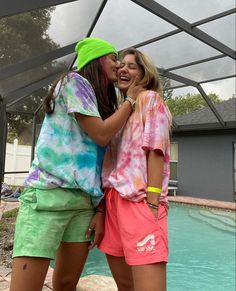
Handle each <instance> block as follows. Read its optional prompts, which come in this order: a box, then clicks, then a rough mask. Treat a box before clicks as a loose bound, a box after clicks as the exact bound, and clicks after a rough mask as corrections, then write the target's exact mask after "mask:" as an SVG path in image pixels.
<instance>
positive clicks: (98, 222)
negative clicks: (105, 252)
mask: <svg viewBox="0 0 236 291" xmlns="http://www.w3.org/2000/svg"><path fill="white" fill-rule="evenodd" d="M104 227H105V213H101V212H96V214H95V215H94V217H93V218H92V220H91V221H90V224H89V228H88V230H87V232H86V238H87V239H89V238H90V237H91V235H92V233H94V240H93V241H91V244H90V246H89V250H91V249H92V248H94V247H95V246H96V245H99V244H100V242H101V240H102V238H103V236H104Z"/></svg>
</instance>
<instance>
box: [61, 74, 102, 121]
mask: <svg viewBox="0 0 236 291" xmlns="http://www.w3.org/2000/svg"><path fill="white" fill-rule="evenodd" d="M67 78H68V80H67V82H66V83H65V85H64V87H63V93H62V94H63V99H64V102H65V105H66V107H67V112H68V113H73V112H78V113H81V114H84V115H88V116H95V117H100V114H99V111H98V105H97V99H96V96H95V93H94V90H93V88H92V86H91V85H90V83H89V82H88V81H87V80H86V79H85V78H83V77H82V76H80V75H79V74H77V73H71V74H69V75H68V77H67Z"/></svg>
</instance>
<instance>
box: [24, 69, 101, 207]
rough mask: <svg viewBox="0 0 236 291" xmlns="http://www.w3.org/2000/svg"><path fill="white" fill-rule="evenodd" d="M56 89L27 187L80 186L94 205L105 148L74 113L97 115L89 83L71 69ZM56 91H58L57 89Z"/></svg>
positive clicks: (99, 191)
mask: <svg viewBox="0 0 236 291" xmlns="http://www.w3.org/2000/svg"><path fill="white" fill-rule="evenodd" d="M59 88H60V84H58V85H57V87H56V90H55V95H57V97H56V98H55V110H54V112H53V113H52V114H48V113H47V114H46V116H45V119H44V122H43V125H42V128H41V131H40V135H39V138H38V141H37V145H36V155H35V159H34V161H33V162H32V166H31V169H30V173H29V176H28V177H27V179H26V181H25V186H26V187H34V188H38V189H50V188H56V187H62V188H70V189H78V188H80V189H82V190H84V191H85V192H87V193H89V194H90V195H91V196H92V201H93V203H94V205H97V204H98V202H99V201H100V199H101V197H102V196H103V194H102V191H101V167H102V161H103V157H104V153H105V149H104V148H102V147H100V146H99V145H97V144H96V143H95V142H94V141H93V140H92V139H91V138H90V137H89V136H88V134H87V133H85V132H84V131H83V130H82V129H81V128H80V127H79V125H78V122H77V120H76V118H75V115H74V113H75V112H79V113H81V114H84V115H88V116H95V117H100V114H99V112H98V106H97V100H96V97H95V93H94V90H93V88H92V86H91V85H90V83H89V82H88V81H87V80H86V79H84V78H83V77H81V76H80V75H79V74H77V73H75V72H72V73H69V74H68V76H66V77H65V78H64V81H63V83H62V85H61V88H60V89H59ZM58 92H59V93H58Z"/></svg>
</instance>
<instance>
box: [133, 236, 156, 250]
mask: <svg viewBox="0 0 236 291" xmlns="http://www.w3.org/2000/svg"><path fill="white" fill-rule="evenodd" d="M136 245H137V251H138V252H150V251H153V250H155V245H156V242H155V236H154V234H152V233H150V234H148V235H147V236H146V237H145V238H144V239H143V240H141V241H139V242H137V243H136Z"/></svg>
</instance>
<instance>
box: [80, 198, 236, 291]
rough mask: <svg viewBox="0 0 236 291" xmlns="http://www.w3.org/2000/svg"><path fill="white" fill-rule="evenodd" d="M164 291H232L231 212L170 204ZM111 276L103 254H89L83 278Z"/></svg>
mask: <svg viewBox="0 0 236 291" xmlns="http://www.w3.org/2000/svg"><path fill="white" fill-rule="evenodd" d="M168 222H169V263H168V265H167V276H168V279H167V280H168V291H235V271H236V270H235V265H236V261H235V212H229V211H222V210H216V209H207V208H201V207H195V206H187V205H184V206H182V205H176V204H171V205H170V210H169V218H168ZM91 274H96V275H107V276H111V273H110V271H109V267H108V265H107V263H106V259H105V257H104V255H103V254H102V253H101V252H100V251H98V250H97V249H94V250H92V251H91V252H90V254H89V257H88V260H87V262H86V266H85V269H84V272H83V276H86V275H91Z"/></svg>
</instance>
